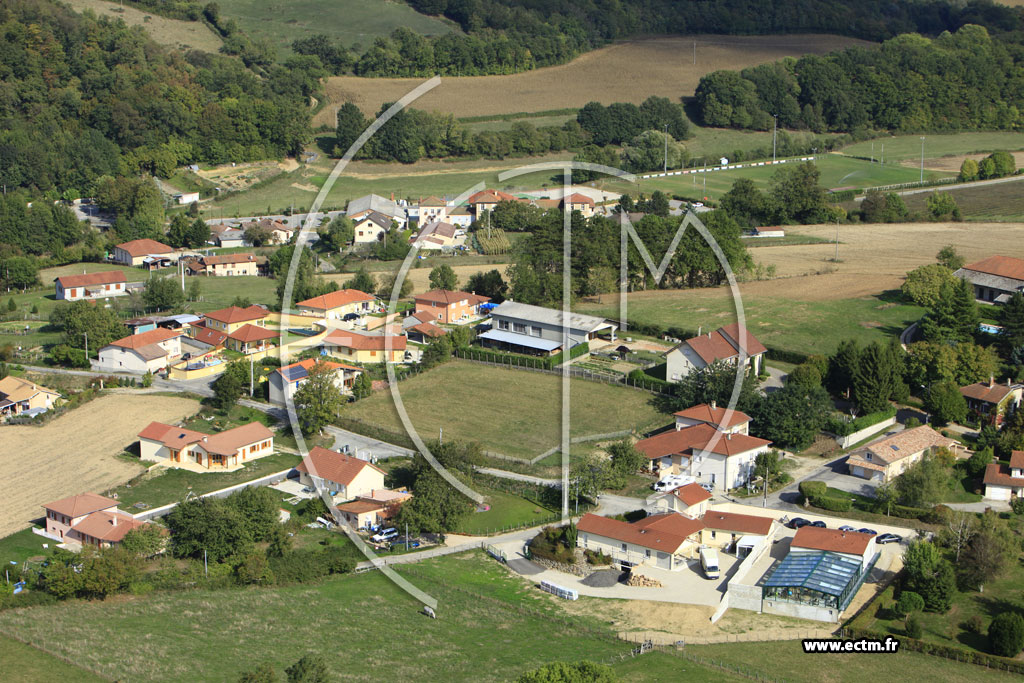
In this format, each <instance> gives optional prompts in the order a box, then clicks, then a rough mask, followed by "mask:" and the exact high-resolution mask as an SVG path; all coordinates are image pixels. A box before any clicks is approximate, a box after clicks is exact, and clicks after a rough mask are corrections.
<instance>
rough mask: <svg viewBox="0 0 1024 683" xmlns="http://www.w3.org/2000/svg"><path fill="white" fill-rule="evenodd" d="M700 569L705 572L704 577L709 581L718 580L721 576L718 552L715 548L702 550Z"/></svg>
mask: <svg viewBox="0 0 1024 683" xmlns="http://www.w3.org/2000/svg"><path fill="white" fill-rule="evenodd" d="M700 568H701V569H703V570H704V576H705V577H707V578H709V579H717V578H718V577H719V576H721V573H720V572H719V570H718V551H717V550H715V549H714V548H701V549H700Z"/></svg>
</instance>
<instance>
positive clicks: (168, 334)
mask: <svg viewBox="0 0 1024 683" xmlns="http://www.w3.org/2000/svg"><path fill="white" fill-rule="evenodd" d="M180 336H181V330H166V329H164V328H162V327H158V328H157V329H155V330H149V331H148V332H140V333H139V334H130V335H128V336H127V337H121V338H120V339H115V340H114V341H112V342H110V346H119V347H121V348H122V349H139V348H142V347H143V346H150V345H151V344H158V343H160V342H162V341H167V340H168V339H173V338H174V337H180Z"/></svg>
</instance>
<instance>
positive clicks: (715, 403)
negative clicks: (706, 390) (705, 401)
mask: <svg viewBox="0 0 1024 683" xmlns="http://www.w3.org/2000/svg"><path fill="white" fill-rule="evenodd" d="M717 407H718V401H715V400H714V399H712V400H711V410H714V409H715V408H717Z"/></svg>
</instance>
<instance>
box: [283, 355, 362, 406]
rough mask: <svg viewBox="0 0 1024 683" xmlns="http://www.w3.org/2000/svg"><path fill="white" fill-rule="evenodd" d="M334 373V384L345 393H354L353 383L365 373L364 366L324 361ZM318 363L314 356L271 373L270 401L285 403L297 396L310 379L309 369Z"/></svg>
mask: <svg viewBox="0 0 1024 683" xmlns="http://www.w3.org/2000/svg"><path fill="white" fill-rule="evenodd" d="M322 362H323V363H324V364H325V365H326V367H327V368H328V369H329V370H332V371H333V374H334V385H335V386H336V387H338V388H339V389H340V390H341V392H342V393H343V394H351V393H352V383H353V382H354V381H355V378H356V377H358V376H359V375H361V374H362V373H363V370H362V368H357V367H356V366H354V365H345V364H343V363H334V362H331V361H322ZM314 365H316V361H315V360H314V359H312V358H307V359H306V360H303V361H299V362H298V363H292V364H291V365H285V366H284V367H282V368H278V369H277V370H274V372H272V373H270V402H271V403H279V404H284V403H286V402H287V401H289V400H291V399H293V398H294V397H295V392H296V391H298V389H299V387H300V386H302V385H303V384H305V383H306V380H307V379H309V371H310V370H311V369H312V368H313V366H314Z"/></svg>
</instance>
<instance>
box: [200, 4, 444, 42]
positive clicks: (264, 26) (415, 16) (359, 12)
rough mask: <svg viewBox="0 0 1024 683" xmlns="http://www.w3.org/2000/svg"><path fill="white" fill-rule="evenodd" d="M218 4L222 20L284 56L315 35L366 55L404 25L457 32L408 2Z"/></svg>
mask: <svg viewBox="0 0 1024 683" xmlns="http://www.w3.org/2000/svg"><path fill="white" fill-rule="evenodd" d="M217 4H218V5H219V6H220V15H221V17H224V18H226V19H234V20H235V21H237V22H238V25H239V26H240V27H241V28H242V30H243V31H245V32H246V33H248V34H249V35H251V36H253V37H261V38H268V39H270V40H271V41H272V42H273V43H274V44H275V45H277V49H278V54H279V56H284V55H286V54H288V53H290V52H291V43H292V41H293V40H295V39H296V38H307V37H309V36H310V35H313V34H316V33H325V34H327V35H328V36H329V37H330V38H331V40H332V41H334V40H340V41H341V42H342V43H343V44H344V45H346V46H347V47H352V46H354V45H359V46H360V47H361V48H362V49H363V50H365V49H367V48H369V47H370V46H371V45H373V40H374V38H377V37H378V36H387V35H390V34H391V32H392V31H394V30H395V29H396V28H398V27H399V26H406V27H408V28H411V29H412V30H413V31H416V33H420V34H423V35H433V36H436V35H443V34H445V33H451V32H452V31H453V30H457V29H456V28H455V27H453V26H452V25H451V24H449V23H446V22H443V21H441V20H439V19H435V18H433V17H428V16H424V15H422V14H419V13H418V12H416V10H414V9H413V8H412V7H409V6H408V5H406V4H405V3H403V2H391V1H389V0H372V1H370V2H366V1H363V2H360V0H335V1H334V2H331V3H328V4H324V3H322V2H317V0H293V1H292V2H287V3H275V2H264V1H261V0H222V1H221V2H218V3H217Z"/></svg>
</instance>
